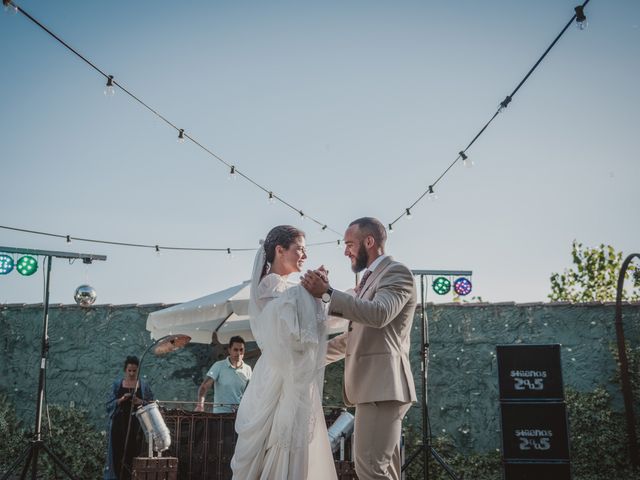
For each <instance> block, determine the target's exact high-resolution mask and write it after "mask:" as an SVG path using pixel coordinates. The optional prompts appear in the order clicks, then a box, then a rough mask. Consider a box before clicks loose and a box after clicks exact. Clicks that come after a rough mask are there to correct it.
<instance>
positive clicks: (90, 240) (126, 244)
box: [0, 225, 340, 254]
mask: <svg viewBox="0 0 640 480" xmlns="http://www.w3.org/2000/svg"><path fill="white" fill-rule="evenodd" d="M0 228H2V229H4V230H11V231H14V232H22V233H30V234H32V235H44V236H47V237H55V238H62V239H64V240H65V241H66V242H67V243H71V241H72V240H77V241H79V242H88V243H100V244H103V245H117V246H119V247H135V248H149V249H152V250H153V251H155V252H156V253H160V250H178V251H186V252H226V253H228V254H230V252H251V251H255V250H256V248H229V247H225V248H208V247H170V246H164V245H158V244H144V243H130V242H115V241H112V240H100V239H95V238H80V237H74V236H71V235H60V234H57V233H50V232H41V231H38V230H28V229H26V228H18V227H9V226H6V225H0ZM334 243H335V240H327V241H324V242H315V243H308V244H307V246H308V247H318V246H322V245H333V244H334ZM338 245H340V240H338Z"/></svg>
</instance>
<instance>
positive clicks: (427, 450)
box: [402, 270, 472, 480]
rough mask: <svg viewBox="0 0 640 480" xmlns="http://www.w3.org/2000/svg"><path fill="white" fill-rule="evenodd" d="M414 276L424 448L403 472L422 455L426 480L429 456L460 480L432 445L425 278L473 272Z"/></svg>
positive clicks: (424, 272)
mask: <svg viewBox="0 0 640 480" xmlns="http://www.w3.org/2000/svg"><path fill="white" fill-rule="evenodd" d="M411 273H413V275H414V276H416V277H420V333H421V336H420V369H421V372H422V383H421V387H422V392H421V393H422V398H421V402H420V407H421V410H422V446H421V447H420V448H418V449H417V450H416V451H415V452H413V454H412V455H411V456H410V457H409V458H408V459H407V461H406V462H404V465H403V466H402V471H405V470H406V469H407V467H408V466H409V465H411V462H413V461H414V460H415V459H416V458H417V457H418V454H420V453H422V461H423V465H424V467H423V471H424V479H425V480H429V455H431V456H432V457H433V459H434V460H435V461H436V462H438V464H440V466H441V467H442V468H443V469H444V471H445V472H446V473H447V475H448V476H449V478H451V479H452V480H460V477H458V476H457V474H456V473H455V472H454V471H453V469H452V468H451V467H450V466H449V465H448V464H447V462H446V461H445V460H444V458H442V456H441V455H440V454H439V453H438V452H437V450H436V449H435V448H433V445H432V444H431V426H430V424H429V406H428V403H427V372H428V368H429V325H428V323H427V311H426V308H425V306H426V297H427V293H426V290H425V282H424V280H425V277H426V276H428V275H432V276H445V277H446V276H463V277H470V276H471V273H472V272H471V271H470V270H465V271H453V270H411Z"/></svg>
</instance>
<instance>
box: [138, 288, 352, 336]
mask: <svg viewBox="0 0 640 480" xmlns="http://www.w3.org/2000/svg"><path fill="white" fill-rule="evenodd" d="M250 283H251V282H250V281H249V280H247V281H245V282H243V283H241V284H239V285H235V286H233V287H230V288H227V289H225V290H221V291H219V292H216V293H212V294H211V295H207V296H205V297H201V298H196V299H195V300H191V301H189V302H186V303H181V304H179V305H174V306H173V307H169V308H165V309H163V310H158V311H156V312H152V313H150V314H149V316H148V317H147V330H148V331H149V332H151V338H153V339H154V340H155V339H158V338H162V337H163V336H165V335H176V334H183V335H189V336H190V337H191V341H192V342H195V343H205V344H209V343H212V335H213V334H214V333H216V334H217V342H216V343H222V344H225V343H229V339H230V338H231V337H233V336H234V335H240V336H241V337H242V338H244V339H245V341H247V342H252V341H254V338H253V334H252V333H251V327H250V325H249V314H248V310H249V289H250ZM346 324H347V323H346V321H343V320H342V319H333V321H332V322H330V327H329V333H330V334H331V333H339V332H342V331H344V330H345V329H346Z"/></svg>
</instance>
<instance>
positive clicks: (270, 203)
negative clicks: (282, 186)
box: [268, 192, 275, 205]
mask: <svg viewBox="0 0 640 480" xmlns="http://www.w3.org/2000/svg"><path fill="white" fill-rule="evenodd" d="M268 202H269V205H273V204H274V203H275V199H274V198H273V192H269V199H268Z"/></svg>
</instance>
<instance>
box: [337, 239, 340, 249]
mask: <svg viewBox="0 0 640 480" xmlns="http://www.w3.org/2000/svg"><path fill="white" fill-rule="evenodd" d="M336 248H340V240H339V239H338V240H336Z"/></svg>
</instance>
